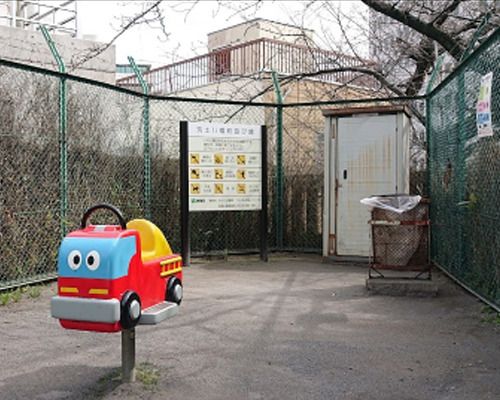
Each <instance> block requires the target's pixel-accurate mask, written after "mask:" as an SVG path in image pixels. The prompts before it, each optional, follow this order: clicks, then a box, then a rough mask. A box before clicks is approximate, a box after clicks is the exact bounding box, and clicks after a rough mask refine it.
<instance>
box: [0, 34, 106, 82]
mask: <svg viewBox="0 0 500 400" xmlns="http://www.w3.org/2000/svg"><path fill="white" fill-rule="evenodd" d="M52 38H53V40H54V42H55V43H56V46H57V49H58V50H59V53H60V54H61V56H62V58H63V59H64V61H65V63H66V69H67V72H69V73H71V74H74V75H79V76H83V77H86V78H90V79H95V80H98V81H102V82H107V83H111V84H114V83H115V47H114V46H110V47H109V48H108V49H107V50H106V51H104V52H103V53H101V54H99V55H98V56H97V57H95V58H93V59H91V60H89V61H87V62H85V63H84V64H83V65H81V66H79V67H77V68H76V69H75V70H73V69H72V68H71V66H72V65H74V64H76V63H79V62H80V61H81V60H82V58H83V57H84V56H85V55H86V54H88V52H89V51H90V50H91V49H94V48H96V47H97V46H99V45H101V44H102V43H98V42H94V41H90V40H82V39H75V38H72V37H70V36H67V35H52ZM0 58H3V59H7V60H11V61H16V62H20V63H26V64H31V65H36V66H38V67H42V68H47V69H53V70H57V64H56V62H55V61H54V57H52V54H51V52H50V50H49V47H48V46H47V43H46V42H45V39H44V38H43V36H42V33H41V32H38V31H29V30H24V29H19V28H11V27H6V26H0Z"/></svg>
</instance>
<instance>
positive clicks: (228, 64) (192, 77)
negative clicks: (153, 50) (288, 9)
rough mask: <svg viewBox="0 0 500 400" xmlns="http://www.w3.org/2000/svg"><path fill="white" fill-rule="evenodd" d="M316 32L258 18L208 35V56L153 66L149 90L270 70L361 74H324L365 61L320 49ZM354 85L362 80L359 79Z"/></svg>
mask: <svg viewBox="0 0 500 400" xmlns="http://www.w3.org/2000/svg"><path fill="white" fill-rule="evenodd" d="M312 36H313V31H312V30H304V29H302V28H299V27H295V26H292V25H287V24H282V23H278V22H273V21H269V20H265V19H256V20H252V21H248V22H245V23H242V24H238V25H235V26H232V27H228V28H226V29H222V30H219V31H215V32H212V33H209V34H208V51H209V52H208V53H207V54H204V55H201V56H197V57H193V58H190V59H187V60H183V61H179V62H176V63H173V64H169V65H165V66H162V67H159V68H154V69H151V70H150V71H149V72H147V73H145V74H144V78H145V80H146V82H147V84H148V85H149V89H150V93H152V94H162V95H166V94H171V93H178V92H182V91H185V90H191V89H196V88H199V87H202V86H205V85H209V84H213V83H217V82H219V81H221V80H224V79H230V78H233V79H235V78H239V77H241V78H244V77H246V78H255V77H257V78H258V77H259V76H260V74H262V73H266V72H270V71H276V72H277V73H278V74H280V75H286V76H290V75H292V76H293V75H303V74H307V75H310V76H311V77H313V78H315V79H319V80H322V81H326V82H331V83H349V82H351V81H352V79H353V78H354V76H355V75H356V74H355V73H353V72H351V71H345V72H337V73H328V72H325V73H321V72H322V71H328V70H332V69H336V68H343V67H354V66H358V65H361V64H362V63H363V61H360V60H359V59H357V58H355V57H351V56H348V55H345V54H342V53H338V52H334V51H329V50H323V49H320V48H318V47H316V46H315V45H314V43H313V38H312ZM363 64H364V65H366V63H363ZM355 83H356V84H358V85H359V84H360V82H359V80H358V81H356V82H355ZM117 84H118V85H119V86H122V87H128V88H131V89H134V90H136V89H137V88H138V85H137V78H136V77H135V76H129V77H125V78H121V79H118V80H117Z"/></svg>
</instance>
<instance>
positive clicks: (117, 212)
mask: <svg viewBox="0 0 500 400" xmlns="http://www.w3.org/2000/svg"><path fill="white" fill-rule="evenodd" d="M101 209H104V210H109V211H111V212H113V214H115V215H116V216H117V217H118V221H119V222H120V226H121V228H122V229H127V224H126V222H125V218H123V214H122V212H121V211H120V210H119V209H118V208H116V207H115V206H112V205H111V204H106V203H103V204H97V205H95V206H92V207H90V208H89V209H88V210H87V211H85V213H84V214H83V217H82V224H81V225H82V229H85V227H86V226H87V220H88V219H89V217H90V216H91V215H92V214H93V213H94V211H97V210H101Z"/></svg>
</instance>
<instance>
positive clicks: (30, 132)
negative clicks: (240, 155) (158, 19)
mask: <svg viewBox="0 0 500 400" xmlns="http://www.w3.org/2000/svg"><path fill="white" fill-rule="evenodd" d="M490 43H491V41H490ZM495 43H496V42H495ZM493 50H496V51H497V52H498V49H496V48H495V49H493ZM481 54H482V55H479V56H476V55H474V56H473V57H471V58H470V59H469V62H468V63H469V64H468V65H469V66H470V68H469V67H467V68H462V69H461V70H460V71H461V72H459V74H462V75H461V76H462V77H463V79H462V81H460V79H459V74H457V75H456V76H454V77H453V78H450V79H449V80H448V81H447V82H445V83H444V84H442V85H441V86H439V87H438V88H437V89H436V91H435V92H434V93H433V94H432V96H431V99H430V107H431V110H432V113H431V128H430V130H429V133H430V136H431V138H432V140H433V141H432V142H431V144H432V147H431V149H432V150H433V151H434V155H433V158H432V162H433V164H431V166H432V171H431V173H430V176H431V179H430V183H431V184H432V185H433V186H432V189H433V191H432V195H433V197H435V198H433V202H432V204H433V213H434V214H435V218H436V222H437V224H438V227H437V228H436V229H437V231H436V235H435V236H434V242H433V244H434V253H433V254H434V259H435V261H436V262H438V263H440V264H441V265H443V266H445V267H446V266H447V265H450V266H451V267H450V268H449V270H450V271H451V272H452V273H455V272H457V274H458V272H460V271H465V269H464V268H465V267H464V265H467V263H469V262H470V263H472V264H474V265H477V266H478V267H477V268H479V266H480V265H483V263H489V264H488V265H490V266H491V268H493V267H494V266H495V265H496V267H495V268H493V269H495V271H496V272H495V274H498V264H494V263H495V262H497V263H498V261H496V260H498V257H497V256H498V254H497V253H495V254H493V252H488V251H487V247H486V246H484V248H481V247H478V246H477V245H472V244H471V241H472V239H473V238H474V237H479V236H480V235H479V233H478V232H480V231H481V232H482V233H485V232H490V236H491V238H492V240H493V239H494V240H497V242H496V246H493V245H492V246H493V247H494V251H496V252H498V247H499V246H498V238H497V236H495V234H496V233H495V230H494V229H493V228H492V227H494V223H491V224H490V222H491V220H493V221H496V219H498V215H497V214H498V213H497V210H496V209H495V208H494V206H491V204H493V203H494V202H495V199H496V198H498V187H499V186H498V165H497V164H498V163H497V162H496V160H497V159H498V152H497V150H498V145H497V144H498V143H497V142H495V140H496V141H498V138H496V137H495V138H492V139H491V138H490V139H486V140H481V141H477V142H474V143H472V142H471V141H470V140H472V137H473V134H472V133H471V132H473V129H474V116H473V115H472V114H473V112H472V111H470V110H469V108H470V107H473V103H474V98H475V97H474V96H476V94H475V93H476V91H477V83H476V82H475V80H474V79H473V76H475V75H474V74H476V75H477V74H479V75H480V74H482V73H483V72H484V71H486V70H488V69H492V68H493V67H491V68H490V67H489V66H488V64H487V63H490V64H491V65H493V66H495V65H496V64H495V62H496V61H498V60H497V59H495V58H494V56H493V55H489V56H488V57H486V56H487V55H488V53H487V52H486V53H485V52H484V50H482V53H481ZM485 55H486V56H485ZM483 56H484V57H483ZM479 58H481V59H482V58H487V59H488V60H489V61H487V62H486V61H485V62H484V63H483V62H482V61H480V59H479ZM474 60H476V61H474ZM473 81H474V82H473ZM457 85H464V87H466V93H467V95H466V96H465V97H464V100H463V103H464V104H463V107H464V108H459V107H462V106H461V104H458V103H457V104H456V107H457V108H456V109H451V108H450V107H451V105H452V102H453V101H455V102H459V100H458V97H457V95H456V90H458V89H457ZM495 85H496V86H495ZM497 85H498V80H496V79H495V80H494V90H493V91H495V89H496V90H498V88H497ZM271 94H272V93H271ZM450 96H451V97H453V96H454V97H453V98H452V99H451V100H450ZM203 97H204V98H203V99H199V100H196V99H184V98H172V97H169V98H166V97H159V96H144V95H142V94H139V93H135V92H132V91H129V90H125V89H121V88H117V87H114V86H111V85H106V84H102V83H98V82H92V81H89V80H87V79H82V78H77V77H72V76H69V75H65V74H59V73H56V72H52V71H46V70H42V69H39V68H35V67H30V66H26V65H21V64H16V63H13V62H8V61H4V60H0V144H1V146H0V157H1V158H0V185H1V191H0V288H6V287H9V286H15V285H19V284H23V283H27V282H34V281H37V280H42V279H47V278H48V277H51V276H53V275H54V273H55V259H56V255H57V248H58V245H59V242H60V240H61V238H62V237H63V236H64V234H65V233H66V232H68V231H70V230H73V229H75V228H76V227H77V226H78V224H79V220H80V218H81V215H82V213H83V211H84V210H85V209H86V208H87V207H89V206H91V205H94V204H96V203H100V202H107V203H111V204H114V205H116V206H118V207H119V208H120V209H121V210H122V211H123V212H124V213H125V217H126V219H131V218H134V217H146V218H150V219H151V220H152V221H153V222H154V223H156V224H157V225H158V226H159V227H160V228H161V229H162V230H163V231H164V232H165V234H166V236H167V238H168V240H169V241H170V242H171V244H172V247H173V248H174V250H176V251H179V250H180V226H179V222H180V198H179V187H180V182H179V122H180V121H181V120H187V121H192V122H195V121H198V122H200V121H205V122H226V123H245V124H256V125H266V126H267V130H268V182H269V185H268V187H269V192H268V195H269V205H268V207H269V209H268V211H269V222H270V224H269V232H268V243H269V248H270V249H271V250H274V251H301V252H304V251H312V252H317V253H319V252H321V247H322V216H323V193H324V187H323V186H324V181H323V180H324V162H323V155H324V149H323V143H324V130H325V126H324V125H325V119H324V117H323V111H324V110H325V109H326V108H332V107H342V106H343V105H344V104H343V103H342V101H332V102H330V103H328V102H325V101H317V102H316V103H315V102H314V99H313V100H312V101H308V102H307V104H304V103H300V102H298V103H294V104H291V103H288V104H284V105H283V106H279V105H276V104H275V103H274V101H273V100H274V99H273V98H272V97H271V98H269V99H267V101H261V102H260V103H256V102H244V101H240V102H235V101H221V100H210V99H207V98H206V97H207V96H203ZM208 97H209V96H208ZM358 97H359V96H358ZM261 99H262V97H261ZM360 101H364V102H365V103H364V104H362V103H361V104H359V105H360V106H367V105H375V104H377V103H375V102H374V100H373V99H370V98H367V99H366V100H359V99H358V100H357V103H359V102H360ZM460 101H462V100H460ZM348 102H349V100H346V101H344V103H348ZM388 102H389V100H387V99H384V102H383V103H384V104H387V103H388ZM393 102H397V103H398V104H401V103H403V104H409V103H410V102H411V105H412V106H413V108H414V109H415V108H416V109H418V110H423V109H424V107H423V100H421V99H420V100H418V101H411V99H406V100H404V101H403V99H399V100H398V99H395V100H393ZM378 104H380V102H379V103H378ZM280 110H281V111H280ZM458 110H465V111H466V112H464V113H461V112H459V111H458ZM278 114H281V116H282V123H281V122H278V121H280V118H278ZM469 114H470V115H469ZM493 115H495V110H493ZM414 121H415V127H414V135H413V141H412V144H411V149H410V150H411V154H412V165H413V168H412V174H411V182H410V184H411V188H412V189H411V191H412V193H418V194H426V188H425V185H424V179H423V178H424V177H425V173H426V172H425V159H426V151H425V149H426V143H425V140H424V137H425V135H423V132H424V129H423V125H421V124H419V123H418V122H417V119H414ZM460 121H462V122H460ZM496 121H497V120H494V124H496ZM454 135H456V136H454ZM280 137H281V139H278V138H280ZM459 143H461V145H462V147H463V151H462V150H460V151H459V150H458V149H459V148H460V146H459V145H458V144H459ZM280 148H282V151H281V153H280ZM495 152H496V153H495ZM280 159H281V160H282V161H281V163H280V162H278V160H280ZM460 162H461V163H462V164H460ZM495 163H496V164H495ZM443 168H444V170H443ZM495 168H496V169H495ZM465 169H468V171H469V172H468V173H465V172H464V170H465ZM443 171H444V172H443ZM471 171H473V172H474V174H472V172H471ZM493 172H495V173H496V174H494V173H493ZM443 174H444V175H443ZM474 176H481V177H482V179H481V180H478V181H475V180H474V179H473V177H474ZM459 177H460V179H459ZM280 179H281V181H279V180H280ZM495 179H497V180H496V181H495ZM443 182H446V183H443ZM495 182H496V183H495ZM440 185H441V186H440ZM443 185H444V186H443ZM279 188H282V190H281V191H280V190H279ZM488 188H492V189H491V190H490V191H488V190H489V189H488ZM460 190H461V191H462V192H459V191H460ZM495 190H496V192H495ZM463 193H466V194H467V196H468V197H464V196H463ZM494 193H496V194H495V195H494ZM450 196H451V197H452V198H453V201H455V200H457V201H455V203H454V204H458V203H460V204H461V202H463V201H465V200H467V199H468V200H467V201H469V203H468V204H467V205H465V206H462V205H458V206H456V207H455V206H454V207H449V204H451V203H450V199H451V197H450ZM491 202H492V203H491ZM486 204H489V205H486ZM488 207H489V208H488ZM465 214H467V215H466V216H465ZM98 218H99V219H100V221H102V222H111V221H110V220H108V219H107V218H108V216H106V215H99V216H98ZM460 218H464V219H463V221H462V222H460V229H455V227H456V226H457V223H458V222H457V220H458V221H461V220H460ZM495 218H496V219H495ZM191 224H192V225H191V235H192V236H191V248H192V251H193V253H194V254H195V255H197V254H213V253H217V254H224V253H247V252H257V249H258V248H259V230H258V227H259V215H258V213H257V212H251V211H250V212H249V211H245V212H239V211H232V212H204V213H192V215H191ZM458 238H460V239H461V240H458ZM441 242H443V243H445V245H441V244H440V243H441ZM493 247H492V248H493ZM437 248H439V249H438V250H436V249H437ZM457 249H459V251H460V253H457V252H455V251H458V250H457ZM461 257H462V258H461ZM465 257H466V258H465ZM478 273H479V272H477V274H478ZM481 273H482V274H484V275H485V278H484V282H487V283H488V284H490V285H491V284H492V283H491V282H492V281H493V279H488V278H491V277H492V272H491V271H490V272H488V274H489V275H488V274H487V273H486V272H485V271H482V272H481ZM473 275H474V276H475V277H476V272H474V273H473ZM486 275H487V276H486ZM478 276H479V275H478ZM481 276H482V275H481ZM468 279H469V276H468V275H465V276H463V280H465V281H467V280H468ZM481 279H483V278H481ZM495 285H496V284H495ZM471 286H474V285H471ZM496 287H497V286H495V288H496ZM489 290H490V289H489ZM495 290H496V289H495ZM490 291H491V290H490ZM488 293H490V292H488ZM489 298H492V297H491V296H490V297H489Z"/></svg>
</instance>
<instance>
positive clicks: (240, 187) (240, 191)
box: [236, 183, 247, 194]
mask: <svg viewBox="0 0 500 400" xmlns="http://www.w3.org/2000/svg"><path fill="white" fill-rule="evenodd" d="M236 191H237V192H238V194H245V193H246V192H247V186H246V185H245V184H244V183H238V184H237V185H236Z"/></svg>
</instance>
